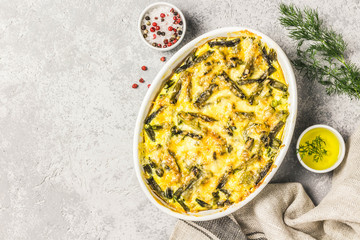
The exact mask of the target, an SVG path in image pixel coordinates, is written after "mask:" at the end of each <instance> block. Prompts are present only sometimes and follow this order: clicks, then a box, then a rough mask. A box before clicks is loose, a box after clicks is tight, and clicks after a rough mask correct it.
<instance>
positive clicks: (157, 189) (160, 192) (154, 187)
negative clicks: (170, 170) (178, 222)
mask: <svg viewBox="0 0 360 240" xmlns="http://www.w3.org/2000/svg"><path fill="white" fill-rule="evenodd" d="M146 181H147V184H148V185H149V186H150V187H151V189H152V190H153V191H154V192H155V193H156V194H157V195H158V196H159V197H165V194H164V192H163V190H162V189H161V187H160V186H159V184H157V182H156V181H155V179H154V178H153V177H150V178H148V179H146Z"/></svg>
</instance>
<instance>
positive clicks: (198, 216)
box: [133, 27, 297, 221]
mask: <svg viewBox="0 0 360 240" xmlns="http://www.w3.org/2000/svg"><path fill="white" fill-rule="evenodd" d="M242 30H248V31H250V32H253V33H255V34H257V35H259V36H261V37H262V41H264V42H265V43H267V45H268V46H269V47H270V48H273V49H275V50H276V53H277V57H278V61H279V64H280V65H281V68H282V70H283V72H284V76H285V80H286V82H287V83H288V85H289V88H288V91H289V94H290V95H289V116H288V119H287V122H286V125H285V129H284V137H283V147H282V148H281V150H280V152H279V155H278V156H277V158H276V160H275V162H274V167H273V168H272V171H271V172H270V173H269V174H268V175H267V176H266V177H265V179H264V180H263V183H262V184H261V185H260V186H259V187H258V188H257V189H256V190H255V191H254V192H253V193H252V194H250V195H249V196H248V197H247V198H246V199H245V200H244V201H241V202H239V203H236V204H233V205H231V206H230V207H228V208H226V209H216V210H208V211H202V212H199V213H179V212H175V211H173V210H171V209H170V208H168V207H166V205H164V204H162V200H161V199H160V198H159V197H157V196H156V195H155V194H153V193H152V191H151V189H150V188H149V187H148V186H147V184H146V183H145V179H144V177H143V174H142V171H143V170H142V167H141V165H140V159H139V151H138V146H139V143H140V141H142V138H141V136H140V134H141V131H142V129H143V126H144V119H145V117H146V115H147V114H148V112H149V109H150V107H151V103H152V100H153V99H154V98H155V96H156V95H157V93H158V92H159V91H160V89H161V86H162V83H163V81H164V80H166V79H167V78H168V77H169V76H170V75H171V74H172V72H173V70H174V68H176V67H177V66H178V65H179V64H180V63H181V62H182V61H183V60H184V58H185V57H186V56H187V55H188V54H189V53H190V52H191V51H192V50H193V49H194V48H197V47H198V46H200V45H202V44H203V43H205V42H207V41H209V40H210V39H213V38H217V37H228V36H230V37H232V36H237V35H238V32H239V31H242ZM296 113H297V89H296V80H295V75H294V72H293V69H292V66H291V64H290V61H289V59H288V58H287V56H286V55H285V53H284V52H283V50H282V49H281V48H280V47H279V45H277V44H276V43H275V42H274V41H273V40H272V39H271V38H269V37H268V36H266V35H265V34H263V33H261V32H258V31H256V30H253V29H249V28H244V27H229V28H221V29H217V30H214V31H211V32H208V33H205V34H203V35H201V36H200V37H198V38H196V39H194V40H193V41H191V42H189V43H188V44H186V45H185V46H184V47H183V48H181V49H180V50H179V51H178V52H177V53H176V54H175V55H174V56H173V57H172V58H171V59H170V60H169V61H168V62H167V63H166V64H165V65H164V67H163V68H162V69H161V70H160V72H159V73H158V74H157V75H156V77H155V79H154V80H153V82H152V84H151V87H150V89H149V91H148V92H147V94H146V96H145V98H144V100H143V102H142V104H141V107H140V111H139V115H138V118H137V120H136V125H135V133H134V143H133V144H134V146H133V155H134V165H135V172H136V176H137V178H138V180H139V183H140V186H141V188H142V190H143V191H144V193H145V195H146V196H147V197H148V199H149V200H150V201H151V202H152V203H153V204H155V205H156V206H157V207H158V208H159V209H161V210H162V211H163V212H165V213H167V214H169V215H171V216H173V217H176V218H181V219H184V220H190V221H205V220H212V219H216V218H220V217H223V216H226V215H228V214H230V213H233V212H235V211H236V210H238V209H240V208H241V207H243V206H244V205H246V204H247V203H248V202H250V201H251V200H252V199H253V198H254V197H255V196H256V195H258V194H259V193H260V191H261V190H262V189H263V188H264V187H265V186H266V184H267V183H268V182H269V181H270V180H271V179H272V177H273V176H274V175H275V173H276V171H277V169H278V168H279V166H280V165H281V163H282V161H283V159H284V157H285V154H286V152H287V150H288V147H289V145H290V142H291V138H292V135H293V131H294V127H295V122H296Z"/></svg>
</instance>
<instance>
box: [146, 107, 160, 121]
mask: <svg viewBox="0 0 360 240" xmlns="http://www.w3.org/2000/svg"><path fill="white" fill-rule="evenodd" d="M163 109H164V106H161V107H159V108H158V109H157V110H155V111H154V112H152V113H151V114H150V115H149V116H148V117H147V118H145V121H144V123H145V124H150V122H151V121H152V120H153V119H154V118H155V117H156V116H157V115H158V114H159V113H160V112H161V111H162V110H163Z"/></svg>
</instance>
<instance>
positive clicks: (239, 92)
mask: <svg viewBox="0 0 360 240" xmlns="http://www.w3.org/2000/svg"><path fill="white" fill-rule="evenodd" d="M220 79H221V80H223V81H225V82H226V84H227V85H228V86H229V88H230V91H231V92H232V93H233V94H234V95H235V96H237V97H238V98H240V99H245V98H246V96H245V94H244V93H243V91H242V90H241V89H240V88H239V87H238V85H237V84H236V83H235V82H234V81H233V80H232V79H230V78H229V76H228V75H227V74H226V73H225V72H223V73H222V74H221V75H220Z"/></svg>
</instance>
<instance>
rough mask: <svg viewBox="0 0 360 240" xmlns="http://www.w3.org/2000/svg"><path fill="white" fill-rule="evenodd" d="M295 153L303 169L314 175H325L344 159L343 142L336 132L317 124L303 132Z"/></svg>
mask: <svg viewBox="0 0 360 240" xmlns="http://www.w3.org/2000/svg"><path fill="white" fill-rule="evenodd" d="M296 152H297V157H298V159H299V161H300V163H301V164H302V165H303V167H305V168H306V169H308V170H309V171H312V172H315V173H326V172H330V171H332V170H334V169H335V168H337V167H338V166H339V165H340V163H341V162H342V160H343V159H344V156H345V142H344V139H343V137H342V136H341V134H340V133H339V132H338V131H337V130H335V129H334V128H332V127H330V126H327V125H322V124H318V125H314V126H311V127H309V128H307V129H305V131H303V133H302V134H301V135H300V137H299V139H298V141H297V144H296Z"/></svg>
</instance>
